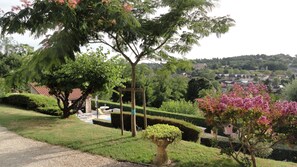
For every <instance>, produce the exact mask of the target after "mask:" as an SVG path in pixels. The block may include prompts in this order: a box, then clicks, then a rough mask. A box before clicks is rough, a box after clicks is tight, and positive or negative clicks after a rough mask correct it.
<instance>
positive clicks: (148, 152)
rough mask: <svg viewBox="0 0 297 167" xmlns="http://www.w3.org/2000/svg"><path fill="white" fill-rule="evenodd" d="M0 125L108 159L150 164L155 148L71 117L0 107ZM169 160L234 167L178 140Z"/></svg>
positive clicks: (268, 165)
mask: <svg viewBox="0 0 297 167" xmlns="http://www.w3.org/2000/svg"><path fill="white" fill-rule="evenodd" d="M0 125H1V126H4V127H7V128H8V129H9V130H10V131H14V132H16V133H18V134H20V135H22V136H24V137H27V138H32V139H35V140H39V141H44V142H47V143H51V144H55V145H62V146H66V147H69V148H72V149H77V150H81V151H84V152H89V153H93V154H98V155H102V156H105V157H111V158H114V159H117V160H124V161H131V162H137V163H146V164H148V163H150V162H151V160H152V159H153V156H154V153H155V149H156V148H155V145H154V144H152V143H151V142H150V141H148V140H144V139H142V138H141V134H138V136H137V137H131V134H130V132H125V133H124V135H123V136H121V135H120V130H118V129H112V128H107V127H102V126H98V125H91V124H87V123H84V122H82V121H80V120H78V119H77V118H76V117H71V118H69V119H66V120H61V119H59V118H58V117H54V116H47V115H43V114H40V113H36V112H33V111H28V110H21V109H16V108H12V107H9V106H5V105H0ZM168 153H169V157H170V159H171V160H173V162H174V163H175V164H176V166H185V167H188V166H201V167H204V166H210V167H215V166H223V167H234V166H238V165H237V164H236V163H235V162H234V161H233V160H231V159H230V158H229V157H227V156H225V155H221V154H220V153H219V150H218V149H215V148H209V147H205V146H202V145H199V144H196V143H192V142H185V141H181V142H179V143H178V144H174V145H170V146H169V147H168ZM257 161H258V166H260V167H262V166H263V167H274V166H275V167H281V166H284V167H293V166H297V164H296V163H290V162H279V161H273V160H266V159H258V160H257Z"/></svg>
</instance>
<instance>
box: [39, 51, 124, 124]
mask: <svg viewBox="0 0 297 167" xmlns="http://www.w3.org/2000/svg"><path fill="white" fill-rule="evenodd" d="M106 59H107V57H106V55H104V54H103V53H102V52H101V51H97V52H89V53H85V54H81V55H78V56H77V59H76V60H75V61H73V60H69V61H67V63H66V64H63V65H61V66H57V67H54V68H53V70H50V71H45V72H44V73H43V75H42V76H41V78H40V79H39V80H38V82H39V84H41V85H45V86H47V87H48V88H49V89H50V91H49V93H50V94H52V95H54V96H55V97H56V98H57V102H58V106H59V108H60V109H61V110H62V111H63V115H62V118H68V117H69V116H70V115H71V114H74V113H76V111H77V109H79V108H81V107H82V105H83V103H84V101H85V100H86V98H87V97H88V96H89V95H90V94H92V93H95V92H96V91H105V90H108V89H113V87H115V86H118V85H120V84H121V82H122V81H123V80H122V79H121V71H122V69H123V68H122V66H121V65H120V64H118V63H117V59H111V60H106ZM76 88H78V89H80V90H81V93H82V95H81V97H79V98H78V99H76V100H74V101H73V102H72V103H71V104H70V103H69V101H70V100H69V95H70V93H71V92H72V90H73V89H76ZM72 110H74V112H72Z"/></svg>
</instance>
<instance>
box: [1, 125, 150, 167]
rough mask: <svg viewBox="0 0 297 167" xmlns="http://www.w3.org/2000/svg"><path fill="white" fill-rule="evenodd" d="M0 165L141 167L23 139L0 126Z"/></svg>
mask: <svg viewBox="0 0 297 167" xmlns="http://www.w3.org/2000/svg"><path fill="white" fill-rule="evenodd" d="M0 166H1V167H2V166H3V167H130V166H131V167H144V166H142V165H139V164H132V163H128V162H118V161H115V160H113V159H110V158H105V157H102V156H98V155H91V154H88V153H82V152H80V151H76V150H71V149H68V148H64V147H60V146H53V145H50V144H47V143H42V142H38V141H34V140H31V139H27V138H24V137H21V136H19V135H16V134H15V133H13V132H10V131H7V129H6V128H4V127H1V126H0Z"/></svg>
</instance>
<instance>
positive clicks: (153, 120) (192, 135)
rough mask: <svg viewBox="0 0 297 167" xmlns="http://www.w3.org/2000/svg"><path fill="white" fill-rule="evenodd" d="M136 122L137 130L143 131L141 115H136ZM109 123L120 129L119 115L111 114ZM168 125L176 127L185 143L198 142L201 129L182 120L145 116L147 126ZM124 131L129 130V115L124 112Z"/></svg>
mask: <svg viewBox="0 0 297 167" xmlns="http://www.w3.org/2000/svg"><path fill="white" fill-rule="evenodd" d="M136 122H137V126H138V128H142V129H144V118H143V115H142V114H136ZM111 123H112V125H113V127H115V128H121V117H120V113H111ZM155 124H168V125H173V126H176V127H178V128H179V129H180V130H181V131H182V132H183V133H182V139H183V140H186V141H194V142H200V138H201V135H202V133H203V131H202V129H200V128H198V127H197V126H195V125H193V124H191V123H189V122H185V121H182V120H177V119H172V118H164V117H157V116H151V115H148V116H147V125H155ZM124 129H125V130H127V131H129V130H131V113H128V112H124Z"/></svg>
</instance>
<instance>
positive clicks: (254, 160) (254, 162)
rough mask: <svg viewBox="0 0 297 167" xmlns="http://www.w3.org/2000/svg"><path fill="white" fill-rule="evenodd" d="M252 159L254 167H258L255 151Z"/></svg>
mask: <svg viewBox="0 0 297 167" xmlns="http://www.w3.org/2000/svg"><path fill="white" fill-rule="evenodd" d="M251 159H252V163H253V167H257V164H256V158H255V155H254V153H251Z"/></svg>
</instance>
